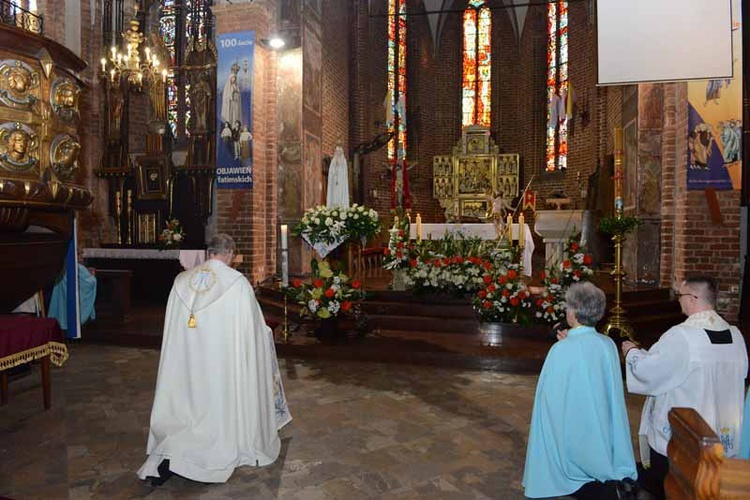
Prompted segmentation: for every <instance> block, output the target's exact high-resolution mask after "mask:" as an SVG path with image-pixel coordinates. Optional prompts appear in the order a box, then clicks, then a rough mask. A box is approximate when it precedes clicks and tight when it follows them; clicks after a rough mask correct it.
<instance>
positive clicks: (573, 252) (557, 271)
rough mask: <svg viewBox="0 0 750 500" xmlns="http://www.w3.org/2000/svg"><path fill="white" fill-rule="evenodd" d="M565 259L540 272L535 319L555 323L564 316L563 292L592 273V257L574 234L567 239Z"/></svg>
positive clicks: (586, 278)
mask: <svg viewBox="0 0 750 500" xmlns="http://www.w3.org/2000/svg"><path fill="white" fill-rule="evenodd" d="M564 255H565V259H564V260H563V261H562V262H560V263H559V264H556V265H554V266H552V267H550V268H549V269H548V270H547V271H546V272H543V273H542V281H543V282H544V292H542V294H541V295H540V296H539V297H538V298H537V299H536V300H535V301H534V306H535V313H534V316H535V317H536V318H537V319H540V320H542V321H545V322H547V323H557V322H559V321H562V320H563V319H564V318H565V292H566V291H567V290H568V287H569V286H570V285H572V284H573V283H578V282H580V281H588V280H589V279H590V277H591V276H592V275H593V274H594V271H593V269H591V265H592V264H593V258H592V257H591V255H590V254H588V253H586V251H585V250H584V249H583V248H582V247H581V245H580V244H579V243H578V242H577V241H576V237H575V236H574V237H573V238H571V239H570V240H569V241H568V246H567V248H566V251H565V254H564Z"/></svg>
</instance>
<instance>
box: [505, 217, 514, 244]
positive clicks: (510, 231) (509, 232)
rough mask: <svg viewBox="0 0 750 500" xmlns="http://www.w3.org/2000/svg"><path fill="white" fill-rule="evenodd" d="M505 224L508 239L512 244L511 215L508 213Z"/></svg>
mask: <svg viewBox="0 0 750 500" xmlns="http://www.w3.org/2000/svg"><path fill="white" fill-rule="evenodd" d="M506 225H507V226H508V241H509V242H510V243H511V244H513V215H511V214H508V219H507V223H506Z"/></svg>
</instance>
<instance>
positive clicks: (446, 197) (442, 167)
mask: <svg viewBox="0 0 750 500" xmlns="http://www.w3.org/2000/svg"><path fill="white" fill-rule="evenodd" d="M518 182H519V156H518V155H517V154H500V153H499V148H498V147H497V146H496V145H495V142H494V141H493V140H492V138H491V137H490V130H489V129H488V128H486V127H482V126H479V125H472V126H470V127H466V128H465V129H464V131H463V133H462V134H461V139H460V140H459V141H458V144H457V145H456V146H455V147H454V148H453V154H452V155H442V156H434V157H433V160H432V183H433V193H434V197H435V198H437V200H438V201H439V202H440V206H441V207H443V208H444V209H445V217H446V219H447V220H448V221H449V222H452V221H458V220H461V219H462V218H466V217H471V218H478V219H488V218H489V217H490V216H491V215H492V198H495V197H497V196H498V195H500V194H502V195H503V199H504V200H505V201H506V202H507V203H510V202H512V201H513V199H514V198H516V197H517V196H518V192H519V191H518Z"/></svg>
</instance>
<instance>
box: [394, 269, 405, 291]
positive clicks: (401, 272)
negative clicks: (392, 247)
mask: <svg viewBox="0 0 750 500" xmlns="http://www.w3.org/2000/svg"><path fill="white" fill-rule="evenodd" d="M391 288H393V290H394V291H397V292H403V291H404V290H406V270H405V269H394V270H393V283H392V284H391Z"/></svg>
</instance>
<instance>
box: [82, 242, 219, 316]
mask: <svg viewBox="0 0 750 500" xmlns="http://www.w3.org/2000/svg"><path fill="white" fill-rule="evenodd" d="M83 258H84V260H85V262H86V265H87V266H90V267H93V268H95V269H106V270H130V271H132V282H131V284H130V298H131V302H132V303H133V304H135V305H166V304H167V299H168V297H169V292H170V290H171V289H172V282H173V281H174V279H175V277H176V276H177V275H178V274H179V273H180V272H182V271H183V270H186V269H192V268H193V267H195V266H198V265H200V264H201V263H203V261H204V260H205V259H206V251H205V250H203V249H174V250H157V249H154V248H84V249H83ZM105 289H106V287H104V288H103V289H102V293H103V292H104V291H105Z"/></svg>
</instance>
